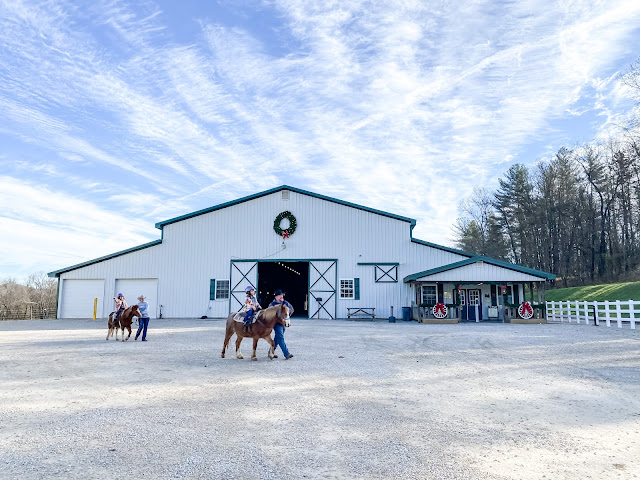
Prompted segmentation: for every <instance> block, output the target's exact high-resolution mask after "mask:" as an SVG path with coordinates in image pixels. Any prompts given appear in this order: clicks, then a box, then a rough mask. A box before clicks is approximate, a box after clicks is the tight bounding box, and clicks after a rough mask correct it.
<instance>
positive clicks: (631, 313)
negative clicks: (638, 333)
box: [629, 300, 636, 330]
mask: <svg viewBox="0 0 640 480" xmlns="http://www.w3.org/2000/svg"><path fill="white" fill-rule="evenodd" d="M634 308H635V305H634V301H633V300H629V322H630V323H631V330H635V329H636V312H635V310H634Z"/></svg>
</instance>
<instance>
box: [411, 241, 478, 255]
mask: <svg viewBox="0 0 640 480" xmlns="http://www.w3.org/2000/svg"><path fill="white" fill-rule="evenodd" d="M411 241H412V242H413V243H417V244H418V245H424V246H426V247H432V248H437V249H438V250H444V251H445V252H449V253H455V254H456V255H462V256H464V257H475V256H477V255H475V254H474V253H469V252H463V251H462V250H457V249H455V248H451V247H445V246H443V245H438V244H437V243H431V242H426V241H424V240H420V239H418V238H413V237H412V238H411Z"/></svg>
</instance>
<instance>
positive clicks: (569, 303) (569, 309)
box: [567, 300, 580, 323]
mask: <svg viewBox="0 0 640 480" xmlns="http://www.w3.org/2000/svg"><path fill="white" fill-rule="evenodd" d="M577 304H578V302H576V305H577ZM572 310H573V307H572V305H571V300H569V301H568V302H567V315H568V316H569V323H571V320H573V314H572V312H571V311H572ZM576 311H577V309H576ZM576 322H578V317H577V315H576ZM578 323H580V322H578Z"/></svg>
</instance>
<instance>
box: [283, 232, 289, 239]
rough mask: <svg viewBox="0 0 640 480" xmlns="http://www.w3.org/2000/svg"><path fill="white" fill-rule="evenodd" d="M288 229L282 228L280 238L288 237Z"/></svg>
mask: <svg viewBox="0 0 640 480" xmlns="http://www.w3.org/2000/svg"><path fill="white" fill-rule="evenodd" d="M289 235H290V234H289V230H282V239H283V240H284V239H285V238H289Z"/></svg>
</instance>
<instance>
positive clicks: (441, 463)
mask: <svg viewBox="0 0 640 480" xmlns="http://www.w3.org/2000/svg"><path fill="white" fill-rule="evenodd" d="M104 323H105V322H93V321H85V320H75V321H67V322H65V321H60V320H35V321H10V322H0V365H1V368H0V478H3V479H4V478H27V479H30V478H33V479H41V478H65V479H67V478H78V479H80V478H81V479H87V478H101V479H102V478H154V479H155V478H212V479H221V478H225V479H226V478H244V479H263V478H264V479H271V478H273V479H276V478H277V479H299V478H362V479H364V478H366V479H370V478H434V479H441V478H456V479H458V478H469V479H472V478H473V479H475V478H492V479H493V478H513V479H525V478H526V479H528V478H532V479H533V478H535V479H542V478H547V479H585V478H593V479H603V478H638V477H640V336H639V334H638V333H637V332H636V331H632V330H630V329H629V328H628V327H626V328H625V329H623V330H618V329H617V328H611V329H607V328H606V327H593V326H589V327H588V326H585V325H581V326H577V325H508V324H507V325H503V324H461V325H418V324H416V323H415V322H408V323H396V324H389V323H385V322H375V323H373V322H347V321H318V320H296V319H294V322H293V326H292V327H291V328H289V329H288V330H287V334H286V339H287V344H288V346H289V348H290V350H291V352H292V353H293V354H294V358H292V359H290V360H284V359H283V358H282V355H280V358H278V359H275V360H273V361H269V360H268V359H267V356H266V353H267V344H266V343H265V342H261V343H260V346H259V357H260V361H258V362H252V361H250V360H249V354H250V345H249V342H246V341H245V345H244V348H243V353H244V354H245V360H237V359H236V358H235V356H234V352H233V351H230V352H229V353H230V354H229V355H228V357H227V358H225V359H222V358H220V350H221V348H222V340H223V327H224V325H223V321H222V320H152V321H151V325H150V330H149V337H148V340H149V341H148V342H145V343H141V342H140V341H138V342H134V341H133V338H132V339H131V340H130V341H129V342H126V343H122V342H115V341H112V340H110V341H108V342H107V341H105V336H106V328H105V325H104Z"/></svg>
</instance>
